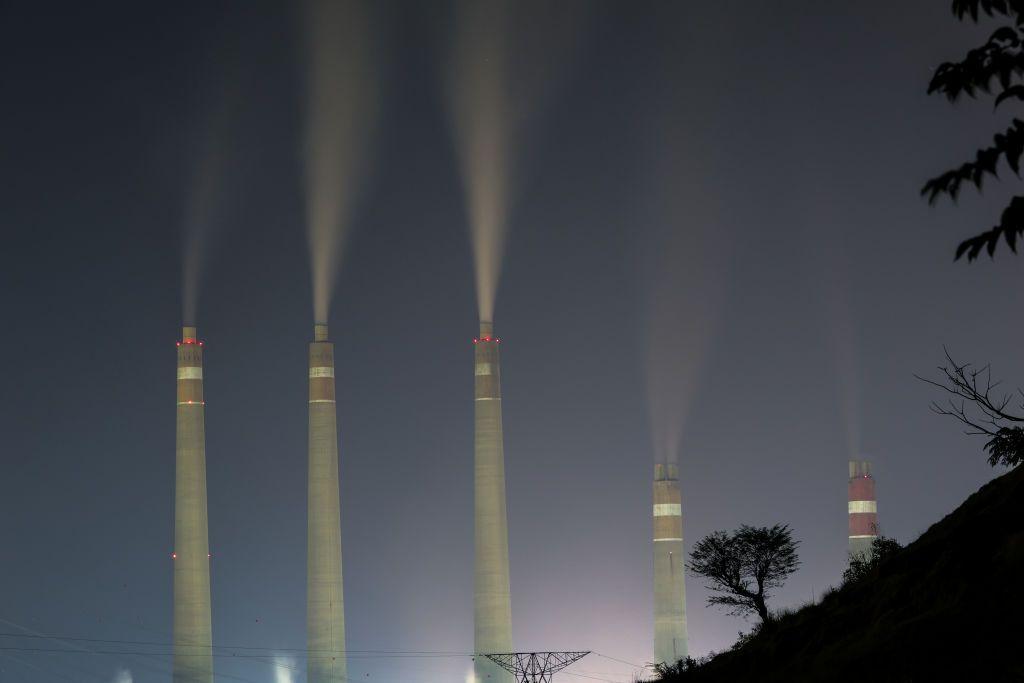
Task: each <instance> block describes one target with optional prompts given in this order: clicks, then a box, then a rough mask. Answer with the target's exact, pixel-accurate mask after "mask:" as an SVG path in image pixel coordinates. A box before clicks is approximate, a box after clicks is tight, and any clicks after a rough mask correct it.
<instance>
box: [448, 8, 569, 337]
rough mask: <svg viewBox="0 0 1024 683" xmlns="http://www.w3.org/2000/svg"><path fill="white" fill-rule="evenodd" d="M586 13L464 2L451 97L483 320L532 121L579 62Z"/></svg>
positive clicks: (490, 310)
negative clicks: (573, 63)
mask: <svg viewBox="0 0 1024 683" xmlns="http://www.w3.org/2000/svg"><path fill="white" fill-rule="evenodd" d="M584 18H585V12H584V5H583V4H582V3H575V2H557V3H556V2H529V1H528V2H512V0H458V1H457V3H456V28H455V36H454V39H453V41H452V44H453V49H452V54H451V60H450V65H449V70H448V91H449V92H448V95H449V101H450V109H451V118H452V125H453V129H454V137H455V143H456V146H457V148H458V156H459V162H460V167H461V171H462V178H463V184H464V185H465V192H466V202H467V213H468V214H469V223H470V236H471V239H472V244H473V261H474V266H475V273H476V287H477V303H478V305H479V308H480V311H479V312H480V319H481V320H488V321H490V320H493V319H494V301H495V297H496V295H497V289H498V279H499V276H500V274H501V261H502V253H503V251H504V247H505V236H506V232H507V229H508V221H509V214H510V209H511V205H512V203H513V199H514V197H515V189H516V177H517V171H518V169H519V166H520V164H521V162H522V159H521V156H520V153H519V151H520V146H521V144H522V142H523V137H524V133H525V132H526V131H525V129H526V126H527V124H528V122H529V118H530V115H531V114H532V113H534V112H535V111H536V110H537V108H538V105H539V104H540V103H541V102H542V101H543V99H544V98H545V96H546V94H547V93H548V92H549V91H550V89H551V87H552V85H553V84H554V83H555V82H556V80H557V76H559V75H561V74H564V73H565V71H566V68H567V66H568V65H569V64H570V63H571V61H572V60H571V56H572V55H573V54H574V53H575V51H576V48H577V47H578V44H579V40H578V39H579V37H580V35H581V29H582V27H583V25H584V21H583V20H584Z"/></svg>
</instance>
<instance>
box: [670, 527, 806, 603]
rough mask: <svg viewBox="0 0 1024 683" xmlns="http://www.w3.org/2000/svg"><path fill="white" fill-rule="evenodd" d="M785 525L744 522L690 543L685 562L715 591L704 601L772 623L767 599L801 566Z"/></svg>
mask: <svg viewBox="0 0 1024 683" xmlns="http://www.w3.org/2000/svg"><path fill="white" fill-rule="evenodd" d="M798 545H799V541H794V540H793V534H792V532H791V531H790V529H789V525H788V524H776V525H774V526H771V527H753V526H749V525H747V524H744V525H743V526H741V527H740V528H739V529H738V530H737V531H735V532H733V533H731V534H729V533H726V532H724V531H715V532H714V533H711V534H709V535H707V536H705V537H704V538H702V539H701V540H700V541H698V542H697V545H695V546H694V547H693V552H691V553H690V562H689V564H687V565H686V567H687V569H689V570H690V571H691V572H693V573H694V574H697V575H698V576H702V577H704V578H705V579H707V580H708V585H707V586H706V588H708V589H710V590H713V591H716V593H717V594H716V595H711V596H710V597H709V598H708V604H709V605H724V606H726V607H728V608H729V613H730V614H736V615H740V616H746V615H747V614H752V613H756V614H757V615H758V616H760V617H761V621H762V623H767V622H769V621H771V613H770V612H769V611H768V605H767V601H768V599H769V598H770V597H771V591H772V590H774V589H775V588H779V587H780V586H782V584H783V583H784V582H785V580H786V578H787V577H789V575H790V574H792V573H793V572H795V571H796V570H797V567H799V566H800V560H799V559H798V557H797V554H796V548H797V546H798Z"/></svg>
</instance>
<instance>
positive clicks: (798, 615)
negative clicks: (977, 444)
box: [665, 467, 1024, 683]
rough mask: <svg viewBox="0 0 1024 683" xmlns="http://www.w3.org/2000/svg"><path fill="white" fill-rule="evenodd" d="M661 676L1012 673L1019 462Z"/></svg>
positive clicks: (1019, 554) (1021, 594) (1021, 523)
mask: <svg viewBox="0 0 1024 683" xmlns="http://www.w3.org/2000/svg"><path fill="white" fill-rule="evenodd" d="M665 680H668V681H679V682H682V683H701V682H704V681H709V682H711V681H714V682H717V681H729V682H730V683H738V682H740V681H857V682H858V683H868V682H872V681H901V682H903V681H906V682H911V681H913V682H917V681H921V682H925V681H928V682H930V683H931V682H935V681H965V682H966V681H1024V467H1018V468H1017V469H1016V470H1013V471H1011V472H1009V473H1007V474H1005V475H1003V476H1001V477H999V478H997V479H994V480H993V481H991V482H989V483H988V484H986V485H985V486H983V487H982V488H981V489H980V490H978V491H977V492H976V493H974V494H973V495H972V496H971V497H970V498H968V499H967V500H966V501H965V502H964V503H963V504H962V505H961V506H960V507H959V508H957V509H956V510H955V511H954V512H952V513H951V514H949V515H947V516H946V517H945V518H944V519H943V520H942V521H940V522H938V523H936V524H934V525H932V527H931V528H930V529H928V531H926V532H925V533H924V534H922V535H921V537H920V538H918V539H917V540H916V541H914V542H913V543H911V544H910V545H908V546H907V547H906V548H905V549H903V550H902V551H900V552H898V553H897V554H896V555H895V556H893V557H891V558H889V559H888V560H886V561H885V562H883V563H882V564H881V565H880V566H879V567H878V569H877V570H876V573H875V575H873V576H870V577H868V578H866V579H865V580H863V581H860V582H858V583H855V584H852V585H849V586H845V587H843V588H841V589H839V590H837V591H834V592H831V593H829V594H827V595H826V596H825V597H824V598H822V600H821V602H819V603H818V604H815V605H809V606H807V607H804V608H803V609H800V610H798V611H796V612H792V613H789V614H786V615H784V616H782V617H781V618H780V619H779V621H778V622H777V623H776V624H775V625H774V626H773V627H771V628H768V629H765V630H763V631H762V632H761V633H759V634H757V635H756V636H754V637H752V638H750V639H749V640H748V641H747V642H745V643H744V644H742V645H741V646H739V647H738V648H736V649H734V650H730V651H727V652H723V653H721V654H719V655H717V656H715V657H713V658H712V659H710V660H709V661H708V662H707V663H705V664H704V665H702V666H700V667H698V668H697V669H696V670H691V671H688V672H684V673H682V674H679V675H676V676H673V677H671V678H667V679H665Z"/></svg>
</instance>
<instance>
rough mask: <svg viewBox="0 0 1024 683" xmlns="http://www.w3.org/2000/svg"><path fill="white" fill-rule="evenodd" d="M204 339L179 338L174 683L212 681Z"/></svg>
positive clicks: (186, 334) (187, 331)
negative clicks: (202, 340)
mask: <svg viewBox="0 0 1024 683" xmlns="http://www.w3.org/2000/svg"><path fill="white" fill-rule="evenodd" d="M205 405H206V404H205V402H204V401H203V343H202V342H201V341H199V339H198V335H197V334H196V328H194V327H185V328H183V329H182V334H181V341H180V342H178V409H177V435H176V440H175V480H174V553H173V555H172V557H173V561H174V627H173V628H174V673H173V680H174V683H213V635H212V628H211V626H210V540H209V535H208V534H209V531H208V523H207V514H206V418H205V414H204V412H205V410H206V409H205V407H204V406H205Z"/></svg>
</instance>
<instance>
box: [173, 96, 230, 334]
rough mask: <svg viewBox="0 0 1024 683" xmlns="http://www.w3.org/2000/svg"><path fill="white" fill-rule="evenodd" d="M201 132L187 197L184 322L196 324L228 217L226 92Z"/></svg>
mask: <svg viewBox="0 0 1024 683" xmlns="http://www.w3.org/2000/svg"><path fill="white" fill-rule="evenodd" d="M222 93H225V94H223V95H221V97H220V101H219V102H217V104H216V106H215V107H214V108H213V109H212V110H211V111H209V112H207V114H206V117H205V120H204V121H203V124H202V126H201V130H200V132H199V135H198V136H197V137H198V144H197V145H196V148H195V152H194V153H195V165H194V167H193V169H192V174H191V178H190V179H189V184H188V188H187V190H186V197H185V211H184V218H183V234H184V240H183V245H182V246H183V252H182V274H181V275H182V277H181V281H182V298H181V300H182V321H183V322H184V324H186V325H194V324H195V323H196V309H197V306H198V301H199V288H200V284H201V280H202V274H203V268H204V265H205V262H206V257H207V254H208V251H209V246H210V245H209V243H210V240H211V236H212V234H213V233H214V232H215V231H216V230H217V229H218V228H219V226H220V225H221V224H222V222H223V218H224V204H225V202H224V193H225V186H226V182H225V181H226V175H227V148H228V135H227V134H228V121H229V108H230V98H229V96H228V95H227V94H226V90H222Z"/></svg>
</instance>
